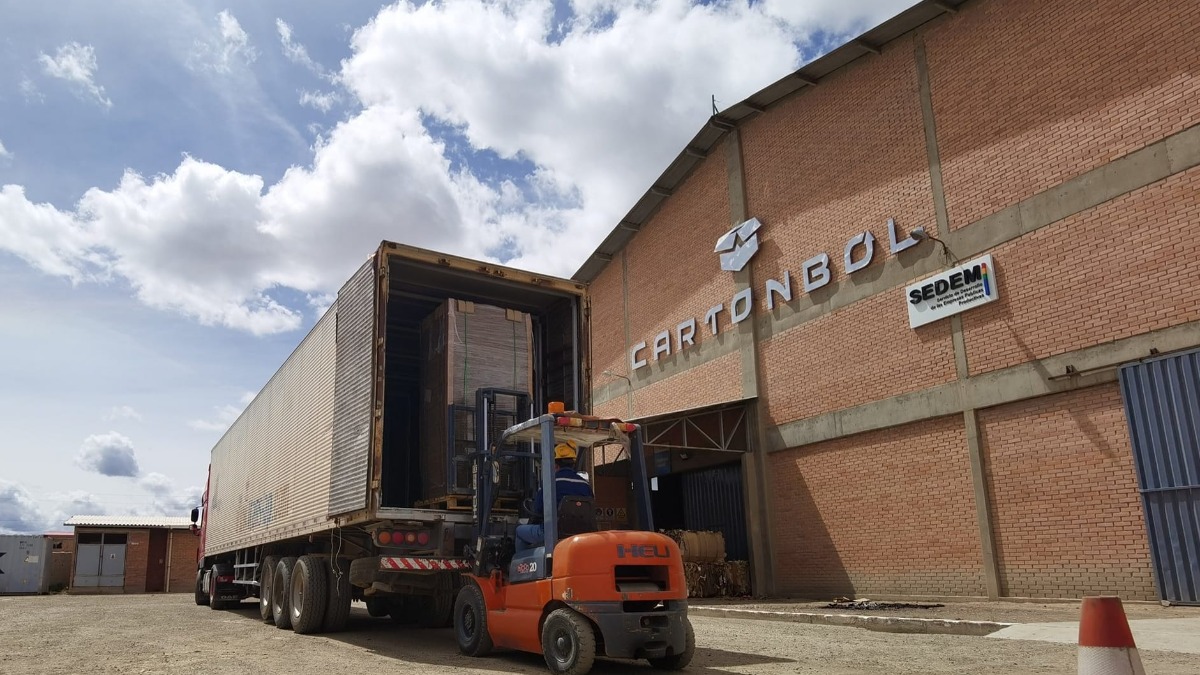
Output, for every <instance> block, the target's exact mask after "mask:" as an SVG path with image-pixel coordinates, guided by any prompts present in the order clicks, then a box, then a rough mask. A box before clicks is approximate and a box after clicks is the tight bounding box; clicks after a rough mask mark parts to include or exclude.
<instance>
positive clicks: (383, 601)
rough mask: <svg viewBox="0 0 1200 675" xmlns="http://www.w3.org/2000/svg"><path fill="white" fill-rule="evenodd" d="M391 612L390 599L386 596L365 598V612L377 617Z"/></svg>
mask: <svg viewBox="0 0 1200 675" xmlns="http://www.w3.org/2000/svg"><path fill="white" fill-rule="evenodd" d="M391 612H392V601H391V600H388V599H387V598H367V614H368V615H369V616H371V617H374V618H376V619H378V618H379V617H381V616H387V615H388V614H391Z"/></svg>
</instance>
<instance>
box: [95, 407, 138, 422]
mask: <svg viewBox="0 0 1200 675" xmlns="http://www.w3.org/2000/svg"><path fill="white" fill-rule="evenodd" d="M104 419H105V421H112V420H119V419H131V420H139V421H140V420H141V419H142V415H141V413H139V412H138V411H136V410H134V409H133V407H132V406H127V405H122V406H115V407H113V409H112V410H110V411H108V414H107V415H105V416H104Z"/></svg>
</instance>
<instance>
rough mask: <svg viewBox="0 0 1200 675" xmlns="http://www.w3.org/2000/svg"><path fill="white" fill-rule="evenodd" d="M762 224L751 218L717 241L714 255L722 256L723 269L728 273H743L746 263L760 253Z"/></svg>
mask: <svg viewBox="0 0 1200 675" xmlns="http://www.w3.org/2000/svg"><path fill="white" fill-rule="evenodd" d="M760 227H762V223H760V222H759V221H758V218H751V219H750V220H747V221H746V222H744V223H742V224H741V225H738V226H736V227H734V228H733V229H732V230H730V231H728V232H726V233H725V234H724V235H722V237H721V238H720V239H718V240H717V247H716V248H715V249H713V252H714V253H720V254H721V269H723V270H725V271H726V272H741V271H742V268H744V267H745V266H746V263H748V262H750V259H751V258H753V257H754V254H755V253H758V228H760Z"/></svg>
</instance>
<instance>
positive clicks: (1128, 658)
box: [1079, 596, 1146, 675]
mask: <svg viewBox="0 0 1200 675" xmlns="http://www.w3.org/2000/svg"><path fill="white" fill-rule="evenodd" d="M1145 672H1146V671H1145V670H1144V669H1143V668H1142V659H1141V657H1139V656H1138V650H1137V645H1135V644H1134V643H1133V633H1132V632H1131V631H1130V630H1129V622H1128V621H1126V620H1125V608H1124V607H1122V606H1121V599H1120V598H1118V597H1116V596H1101V597H1090V598H1084V599H1083V608H1082V613H1081V616H1080V620H1079V675H1118V674H1120V675H1145Z"/></svg>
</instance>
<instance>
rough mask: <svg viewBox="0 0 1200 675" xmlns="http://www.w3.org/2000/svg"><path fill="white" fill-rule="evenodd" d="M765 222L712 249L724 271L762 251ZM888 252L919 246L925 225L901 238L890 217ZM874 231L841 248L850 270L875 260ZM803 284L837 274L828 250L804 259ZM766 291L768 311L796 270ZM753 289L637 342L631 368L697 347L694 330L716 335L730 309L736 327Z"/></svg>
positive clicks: (739, 229)
mask: <svg viewBox="0 0 1200 675" xmlns="http://www.w3.org/2000/svg"><path fill="white" fill-rule="evenodd" d="M762 228H763V224H762V222H760V221H759V220H758V218H751V219H749V220H747V221H746V222H744V223H741V224H740V225H737V226H736V227H734V228H732V229H731V230H729V231H728V232H726V233H725V234H723V235H721V237H720V238H719V239H717V245H716V248H715V249H713V252H714V253H717V254H719V259H720V264H721V269H722V270H724V271H726V272H734V273H736V272H741V271H742V270H743V269H745V267H746V265H747V264H749V262H750V260H751V259H752V258H753V257H754V255H755V254H756V253H758V249H759V242H758V237H759V234H760V232H761V231H762ZM887 230H888V250H889V251H890V252H891V254H892V255H895V254H897V253H899V252H901V251H903V250H905V249H908V248H911V247H913V246H915V245H916V244H917V242H918V241H919V240H918V239H916V238H914V237H913V235H919V234H920V233H924V231H925V228H923V227H918V228H916V229H915V230H913V231H912V233H911V234H909V235H907V236H905V237H904V238H903V239H901V238H900V236H899V234H898V233H897V231H896V221H895V219H893V218H888V221H887ZM875 241H876V240H875V235H874V234H872V233H871V232H870V231H863V232H859V233H858V234H856V235H854V236H853V237H850V239H849V240H848V241H847V242H846V246H845V247H844V248H843V249H842V266H843V267H844V268H845V270H846V273H847V274H854V273H855V272H859V271H861V270H863V269H865V268H866V267H867V266H868V265H870V264H871V261H872V260H874V258H875ZM799 276H800V286H801V288H803V290H804V292H805V293H812V292H813V291H815V290H817V289H819V288H821V287H823V286H825V285H826V284H828V283H829V282H830V281H832V280H833V272H832V271H831V269H830V266H829V254H827V253H820V254H818V255H814V256H813V257H811V258H809V259H808V260H805V261H804V262H803V263H802V264H801V265H800V275H799ZM763 291H764V292H765V293H766V294H767V309H768V310H772V309H775V302H776V300H777V299H779V300H782V301H783V302H785V303H786V302H791V301H792V297H793V296H792V272H791V271H790V270H784V271H783V279H782V280H778V279H768V280H767V282H766V284H764V288H763ZM754 297H755V296H754V289H753V288H749V287H748V288H745V289H743V290H741V291H739V292H738V293H736V294H735V295H734V296H733V297H732V298H730V300H729V305H728V307H726V305H725V303H720V304H717V305H713V306H712V307H710V308H709V309H708V311H707V312H705V314H704V317H703V319H702V320H698V319H697V317H691V318H689V319H688V320H686V321H684V322H682V323H680V324H678V325H677V326H675V328H674V330H672V329H666V330H663V331H661V332H659V333H658V334H657V335H655V336H654V339H653V340H652V341H650V342H649V343H647V342H646V341H642V342H639V343H637V344H635V345H633V347H632V348H631V349H630V350H629V366H630V368H632V369H633V370H637V369H639V368H645V367H646V366H648V365H649V364H650V361H651V360H654V361H658V360H660V359H663V358H666V357H668V356H670V355H672V354H676V353H679V352H683V351H685V350H687V349H689V348H691V347H694V346H695V345H696V331H697V329H698V327H699V326H700V325H701V323H702V324H703V325H705V326H707V328H708V330H709V332H710V333H711V334H712V335H716V334H717V333H718V324H719V321H718V319H719V317H720V316H721V314H722V313H728V315H729V325H731V326H734V325H737V324H739V323H741V322H743V321H745V320H746V319H748V318H750V314H751V313H752V312H753V310H754Z"/></svg>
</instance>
